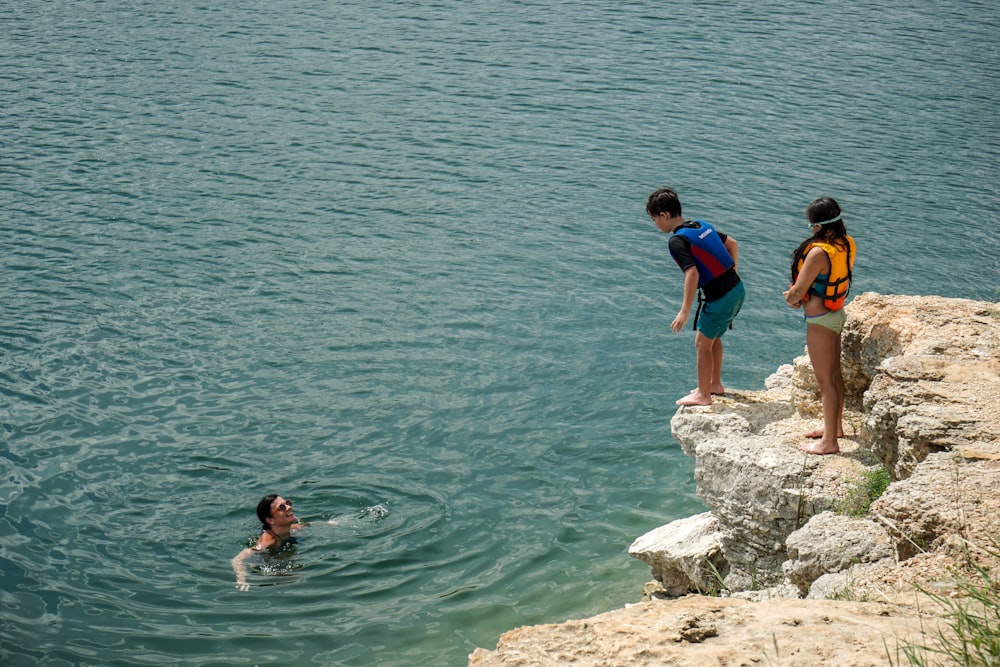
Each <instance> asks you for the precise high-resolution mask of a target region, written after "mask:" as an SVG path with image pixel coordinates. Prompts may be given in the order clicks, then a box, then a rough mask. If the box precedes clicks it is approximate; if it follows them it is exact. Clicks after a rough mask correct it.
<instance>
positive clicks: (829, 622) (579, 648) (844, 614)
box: [469, 595, 923, 667]
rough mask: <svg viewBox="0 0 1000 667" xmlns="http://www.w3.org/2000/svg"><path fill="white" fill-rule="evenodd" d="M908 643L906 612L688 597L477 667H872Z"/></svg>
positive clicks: (914, 634)
mask: <svg viewBox="0 0 1000 667" xmlns="http://www.w3.org/2000/svg"><path fill="white" fill-rule="evenodd" d="M907 639H911V640H914V641H921V640H923V637H922V636H921V635H920V625H919V623H918V622H917V621H916V620H915V619H914V618H913V614H912V610H911V609H909V608H907V607H900V606H898V605H891V604H884V603H875V602H868V603H858V602H834V601H829V600H785V599H782V600H772V601H767V602H759V603H755V602H748V601H746V600H738V599H732V598H712V597H705V596H700V595H689V596H686V597H683V598H679V599H676V600H653V601H649V602H640V603H638V604H634V605H631V606H628V607H626V608H624V609H619V610H617V611H613V612H609V613H606V614H600V615H599V616H595V617H593V618H589V619H586V620H574V621H566V622H565V623H560V624H555V625H540V626H534V627H523V628H517V629H515V630H511V631H510V632H507V633H505V634H504V635H503V636H502V637H500V641H499V642H498V643H497V648H496V650H494V651H486V650H484V649H476V651H475V652H474V653H472V655H470V656H469V667H563V666H565V665H574V666H575V667H620V666H624V665H627V666H628V667H692V666H696V665H716V666H718V667H751V666H753V665H761V666H764V665H781V666H782V667H871V666H872V665H885V664H886V649H887V648H888V649H889V650H890V651H895V650H896V647H897V645H898V643H899V642H904V641H906V640H907Z"/></svg>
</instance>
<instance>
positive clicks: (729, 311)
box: [646, 188, 746, 405]
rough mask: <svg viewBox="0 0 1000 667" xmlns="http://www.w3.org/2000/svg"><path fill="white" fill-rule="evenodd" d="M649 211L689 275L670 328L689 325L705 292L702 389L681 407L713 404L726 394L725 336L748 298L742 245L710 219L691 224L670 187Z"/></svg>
mask: <svg viewBox="0 0 1000 667" xmlns="http://www.w3.org/2000/svg"><path fill="white" fill-rule="evenodd" d="M646 213H648V214H649V217H650V218H652V219H653V222H654V223H656V226H657V228H659V230H660V231H662V232H663V233H665V234H670V235H671V236H670V244H669V248H670V255H671V256H672V257H673V258H674V261H675V262H677V265H678V266H679V267H680V268H681V271H683V272H684V298H683V302H682V303H681V309H680V312H678V313H677V317H675V318H674V321H673V322H671V324H670V330H671V331H682V330H683V329H684V326H685V325H686V324H687V321H688V315H689V313H690V312H691V305H692V304H693V303H694V296H695V292H696V291H697V290H699V289H700V290H701V297H700V298H699V303H698V312H697V313H695V327H696V328H697V330H698V333H697V334H695V339H694V344H695V356H696V359H697V368H698V387H697V389H695V390H694V391H692V392H691V393H690V394H688V395H687V396H684V397H682V398H679V399H678V400H677V405H711V404H712V395H713V394H716V395H721V394H722V393H723V392H724V391H725V389H724V388H723V386H722V334H724V333H725V332H726V329H729V328H730V326H731V325H732V322H733V319H735V318H736V315H737V314H738V313H739V312H740V308H741V307H742V306H743V298H744V296H745V295H746V291H745V288H744V287H743V281H742V280H740V277H739V275H738V274H737V273H736V266H737V263H738V262H739V247H738V245H737V243H736V240H735V239H734V238H733V237H732V236H727V235H726V234H721V233H719V232H717V231H716V230H715V228H714V227H712V225H710V224H708V223H707V222H705V221H704V220H690V221H689V220H685V219H684V218H683V217H682V216H681V201H680V199H679V198H678V197H677V193H676V192H674V191H673V190H671V189H670V188H661V189H659V190H657V191H656V192H654V193H653V194H651V195H649V199H648V200H646Z"/></svg>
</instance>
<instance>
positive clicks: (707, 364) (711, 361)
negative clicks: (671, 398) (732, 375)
mask: <svg viewBox="0 0 1000 667" xmlns="http://www.w3.org/2000/svg"><path fill="white" fill-rule="evenodd" d="M721 343H722V341H721V339H719V338H708V337H706V336H705V335H704V334H703V333H701V332H700V331H699V332H698V333H697V334H695V338H694V347H695V360H696V364H697V368H698V388H697V389H695V390H694V391H692V392H691V393H690V394H688V395H687V396H685V397H683V398H680V399H678V400H677V405H711V404H712V379H713V377H715V360H716V357H717V356H718V357H719V358H720V366H721V356H722V345H721ZM716 347H718V352H716ZM719 384H720V385H721V384H722V383H721V382H720V383H719Z"/></svg>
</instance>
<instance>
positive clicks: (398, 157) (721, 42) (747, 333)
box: [0, 0, 1000, 667]
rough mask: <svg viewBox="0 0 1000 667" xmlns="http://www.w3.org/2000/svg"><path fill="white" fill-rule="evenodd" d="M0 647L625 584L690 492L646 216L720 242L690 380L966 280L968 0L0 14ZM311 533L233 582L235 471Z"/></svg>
mask: <svg viewBox="0 0 1000 667" xmlns="http://www.w3.org/2000/svg"><path fill="white" fill-rule="evenodd" d="M0 26H2V32H0V34H2V37H0V92H2V99H3V113H2V114H0V206H2V209H0V210H2V215H0V232H2V233H0V258H2V259H0V262H2V267H3V281H2V283H0V437H2V445H0V473H2V474H0V662H2V663H3V664H4V665H11V666H14V665H35V664H39V665H54V666H60V665H384V666H390V667H395V666H399V667H404V666H405V667H409V666H420V665H432V666H435V667H436V666H439V665H453V666H460V665H464V664H465V662H466V656H467V654H468V653H469V652H471V651H472V650H473V648H475V647H476V646H485V647H492V646H494V645H495V643H496V640H497V638H498V636H499V635H500V634H501V633H502V632H504V631H506V630H509V629H511V628H513V627H516V626H519V625H524V624H536V623H544V622H555V621H560V620H564V619H567V618H573V617H583V616H587V615H591V614H595V613H598V612H602V611H606V610H609V609H611V608H614V607H616V606H619V605H621V604H623V603H625V602H629V601H634V600H635V599H637V598H638V596H639V595H640V588H641V585H642V583H643V582H644V581H645V580H646V579H648V578H649V570H648V567H647V566H645V565H643V564H642V563H639V562H638V561H635V560H633V559H630V558H629V557H628V555H627V553H626V550H627V547H628V545H629V544H630V543H631V541H632V540H633V539H635V538H636V537H637V536H639V535H641V534H642V533H644V532H646V531H647V530H650V529H652V528H654V527H656V526H659V525H661V524H664V523H667V522H669V521H671V520H673V519H676V518H680V517H683V516H686V515H689V514H692V513H695V512H698V511H701V510H702V509H703V506H702V504H701V503H700V501H699V500H698V499H697V497H696V496H695V493H694V484H693V480H692V470H693V466H692V462H691V461H690V460H689V459H687V458H686V457H685V456H683V454H682V453H681V452H680V450H679V448H678V446H677V444H676V443H675V442H674V441H673V440H672V438H671V436H670V429H669V422H670V418H671V416H672V415H673V413H674V403H673V402H674V399H676V398H677V397H678V396H679V395H680V394H682V393H684V392H686V391H687V390H688V389H690V388H691V386H693V385H692V383H693V381H694V355H693V343H692V334H691V333H690V332H685V333H683V334H671V333H670V332H669V322H670V320H671V319H672V318H673V315H674V313H675V312H676V309H677V307H678V305H679V296H680V272H679V271H677V269H676V268H675V266H674V265H673V263H672V262H671V261H670V259H669V257H668V256H667V254H666V238H665V237H664V236H663V235H662V234H660V233H659V232H658V231H656V229H655V228H654V227H653V226H652V225H651V224H650V223H649V221H648V220H647V219H646V218H645V214H644V211H643V205H644V202H645V198H646V196H647V195H648V193H649V192H650V191H651V190H652V189H654V188H655V187H657V186H660V185H672V186H674V187H676V188H677V189H678V190H679V191H680V193H681V196H682V199H683V201H684V203H685V213H687V214H688V215H690V216H698V217H704V218H706V219H708V220H710V221H712V222H714V223H716V224H717V226H718V227H720V229H721V230H722V231H725V232H728V233H731V234H732V235H734V236H735V237H736V238H737V239H738V240H739V241H740V244H741V273H742V274H743V276H744V278H745V281H746V283H747V288H748V293H749V295H748V301H747V305H746V307H745V309H744V312H743V313H742V315H741V316H740V319H739V320H738V322H737V326H736V328H735V329H734V330H733V331H732V332H731V333H730V334H727V338H726V342H727V351H726V355H727V368H726V381H727V383H728V384H729V385H730V386H734V387H741V388H758V387H761V386H762V385H763V382H764V379H765V377H766V376H767V375H768V374H770V373H771V372H772V371H773V370H774V369H775V368H776V367H777V366H778V365H780V364H782V363H787V362H789V361H790V360H791V359H792V358H794V357H795V356H797V355H798V354H801V352H802V348H803V344H804V336H803V332H802V324H801V321H800V320H799V319H798V318H797V317H796V315H795V314H794V313H792V312H790V311H788V310H787V309H785V308H784V307H783V303H782V299H781V296H780V293H781V291H782V289H783V288H784V287H785V280H786V275H785V274H786V273H787V266H786V264H787V258H788V255H789V253H790V252H791V250H792V249H793V248H794V246H795V245H796V244H797V243H798V242H799V241H801V240H802V239H803V238H804V235H805V233H806V231H807V230H806V226H805V224H804V220H803V214H802V211H803V209H804V207H805V205H806V204H807V203H808V202H809V201H810V200H812V199H813V198H815V197H817V196H821V195H830V196H833V197H835V198H836V199H838V201H840V203H841V204H842V206H843V208H844V210H845V218H846V220H847V223H848V226H849V228H850V229H851V231H852V233H853V234H854V235H855V237H856V238H857V241H858V245H859V248H860V252H859V258H858V264H857V267H856V283H855V292H856V293H859V292H861V291H868V290H871V291H878V292H883V293H893V292H905V293H913V294H941V295H945V296H961V297H971V298H978V299H993V298H994V294H995V291H996V290H997V289H998V288H1000V260H998V254H1000V243H998V241H997V239H996V235H995V234H994V228H995V227H996V226H997V223H998V222H1000V215H998V210H1000V206H998V204H1000V195H998V178H997V177H998V173H997V164H998V162H997V157H998V150H1000V122H998V118H997V112H996V109H998V108H1000V53H998V46H997V45H998V44H1000V40H998V37H1000V11H998V9H997V8H996V6H995V4H991V3H987V2H954V3H939V2H933V3H932V2H925V1H923V0H919V1H917V2H913V1H912V0H910V1H908V2H902V1H895V0H893V1H889V0H878V1H876V2H871V3H864V4H861V3H851V2H842V1H840V0H837V1H834V2H826V1H824V2H791V1H779V2H775V3H751V2H742V1H741V2H736V3H721V2H678V3H670V4H663V3H657V2H652V1H638V2H629V3H584V2H578V1H575V0H566V1H554V0H553V1H551V2H549V1H544V0H543V1H538V2H527V1H524V2H516V1H513V0H509V1H502V2H483V1H480V0H471V1H470V0H466V1H464V2H451V1H445V0H440V1H436V2H431V1H422V0H417V1H410V2H388V1H385V0H374V1H370V2H364V3H362V2H321V1H319V0H290V1H289V2H245V3H216V4H209V3H198V2H189V1H183V0H176V1H167V2H158V3H140V2H125V1H122V2H115V1H107V2H87V3H75V2H74V3H70V2H45V3H43V2H38V1H36V0H27V1H26V2H18V3H9V4H8V5H5V6H4V7H3V8H0ZM270 491H276V492H279V493H281V494H284V495H285V496H287V497H290V498H292V499H294V500H295V502H296V508H297V510H298V513H299V516H300V517H302V518H305V519H313V520H322V519H328V518H336V519H338V521H339V522H340V525H338V526H329V525H321V524H318V525H314V526H311V527H310V528H308V529H307V530H306V531H305V532H304V533H303V535H302V539H301V541H300V543H299V544H298V546H297V548H296V550H295V552H294V554H293V555H292V557H291V558H290V559H289V560H286V561H281V562H279V563H271V564H268V565H269V567H265V568H264V571H263V572H261V573H258V574H256V575H255V576H253V577H252V578H251V582H252V584H253V587H252V589H251V590H250V591H248V592H239V591H237V590H235V588H234V585H233V583H234V580H233V574H232V571H231V569H230V567H229V559H230V558H231V557H232V556H233V555H235V554H236V553H237V552H238V551H239V550H240V549H241V548H242V547H243V546H244V545H245V544H246V543H247V542H248V540H251V539H252V538H253V536H254V534H255V530H256V521H255V519H254V516H253V508H254V506H255V504H256V501H257V499H258V498H259V497H260V496H261V495H263V494H264V493H267V492H270Z"/></svg>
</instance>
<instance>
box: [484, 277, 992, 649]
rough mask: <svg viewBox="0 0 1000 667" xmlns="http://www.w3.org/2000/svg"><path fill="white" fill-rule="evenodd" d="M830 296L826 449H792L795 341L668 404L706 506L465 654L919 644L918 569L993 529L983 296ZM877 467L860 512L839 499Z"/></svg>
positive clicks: (806, 422) (969, 549) (803, 380)
mask: <svg viewBox="0 0 1000 667" xmlns="http://www.w3.org/2000/svg"><path fill="white" fill-rule="evenodd" d="M847 313H848V322H847V326H846V328H845V330H844V336H843V367H844V377H845V382H846V384H847V408H848V409H847V414H846V415H845V422H846V423H845V428H846V429H847V431H848V432H847V434H846V437H844V438H842V439H841V450H842V451H841V454H839V455H834V456H822V457H820V456H812V455H807V454H802V453H801V452H799V451H798V449H797V445H798V444H799V443H800V442H802V438H801V435H800V434H801V433H802V432H803V431H805V430H807V429H808V428H810V427H812V426H814V425H815V421H816V419H817V418H818V416H819V414H820V407H819V401H818V393H817V391H816V387H815V384H814V382H813V376H812V369H811V367H810V366H809V361H808V357H806V356H802V357H799V358H797V359H795V360H794V362H793V363H792V364H790V365H787V366H783V367H781V368H779V369H778V370H777V371H776V372H775V374H774V375H772V376H771V377H770V378H768V380H767V381H766V383H765V387H766V388H765V389H764V390H763V391H732V392H729V393H727V395H726V396H725V397H723V398H721V399H720V400H717V401H716V402H715V404H714V405H712V406H710V407H704V408H701V407H699V408H682V409H680V410H679V411H678V413H677V414H676V415H675V416H674V418H673V420H672V422H671V429H672V431H673V434H674V437H675V438H676V439H677V441H678V442H679V443H680V444H681V447H682V448H683V450H684V452H685V453H686V454H688V455H689V456H691V457H693V458H694V459H695V481H696V484H697V488H698V494H699V496H700V497H701V498H702V499H704V500H705V502H706V503H707V504H708V506H709V507H710V508H711V511H710V512H708V513H705V514H703V515H698V516H695V517H690V518H688V519H682V520H679V521H675V522H673V523H670V524H667V525H666V526H662V527H660V528H658V529H656V530H654V531H651V532H650V533H647V534H646V535H644V536H641V537H639V538H638V539H637V540H636V541H635V542H634V543H633V544H632V547H631V548H630V550H629V551H630V554H632V555H633V556H634V557H636V558H640V559H641V560H643V561H644V562H646V563H648V564H649V565H650V567H651V568H652V574H653V577H654V579H655V580H656V582H655V585H652V586H647V589H648V590H647V595H646V599H644V601H642V602H640V603H637V604H635V605H630V606H628V607H626V608H624V609H619V610H615V611H611V612H608V613H605V614H601V615H599V616H596V617H593V618H591V619H586V620H580V621H567V622H566V623H561V624H556V625H542V626H534V627H524V628H518V629H515V630H512V631H510V632H507V633H505V634H504V635H503V636H501V638H500V640H499V643H498V645H497V648H496V650H494V651H487V650H484V649H476V651H475V652H473V653H472V654H471V655H470V657H469V665H470V667H515V666H516V667H527V666H529V665H531V666H547V665H562V664H574V665H579V666H580V667H588V666H591V665H593V666H595V667H596V666H597V665H601V666H605V667H606V666H611V665H629V666H646V665H648V666H650V667H652V666H653V665H657V666H660V665H702V664H711V665H722V666H729V665H732V666H736V665H747V666H749V665H760V664H781V665H784V666H796V665H802V666H806V665H808V666H809V667H823V666H830V667H833V666H837V667H843V666H852V665H856V666H858V667H862V666H865V667H867V666H870V665H888V664H890V660H891V661H892V663H893V664H897V665H898V664H901V662H902V661H901V659H902V660H905V658H904V657H903V655H902V653H901V651H900V649H899V648H898V647H899V646H900V643H901V642H903V643H905V642H908V641H917V642H918V643H922V644H928V643H933V637H932V636H929V634H927V633H930V634H933V632H934V631H936V628H937V627H938V620H939V619H936V618H935V617H934V614H935V613H936V608H935V605H934V604H933V603H930V602H928V601H927V600H926V599H924V600H920V599H919V598H920V597H921V594H920V593H919V592H918V588H917V586H919V587H922V588H924V589H925V590H926V589H933V590H936V591H946V590H948V588H949V587H950V586H952V585H953V582H954V580H955V577H956V576H961V573H962V571H963V568H964V567H967V566H968V564H969V562H970V559H971V560H975V561H977V562H979V563H981V564H986V565H991V564H992V565H1000V564H998V563H990V562H989V560H990V557H989V554H987V553H986V552H985V551H983V550H982V547H990V546H996V540H997V536H1000V513H998V512H997V510H996V508H997V507H1000V428H998V421H1000V306H998V305H997V304H992V303H986V302H978V301H969V300H964V299H945V298H940V297H908V296H883V295H879V294H874V293H865V294H862V295H861V296H859V297H857V298H856V299H855V300H854V301H853V302H852V303H851V304H850V305H849V306H848V307H847ZM879 477H881V478H883V479H885V480H886V481H889V482H891V483H890V484H889V486H888V488H887V489H886V490H885V492H884V493H883V494H882V495H881V497H880V498H878V500H876V501H875V502H874V503H873V504H872V505H871V509H870V511H869V512H868V513H867V514H864V515H863V516H859V517H858V516H847V515H845V514H844V513H843V510H845V508H850V507H851V506H852V504H856V503H857V502H858V501H857V496H858V494H859V493H860V492H861V491H862V490H864V488H865V486H866V482H868V481H870V480H877V479H879ZM915 585H916V586H915ZM703 593H710V594H712V595H702V594H703ZM678 596H680V597H678ZM803 597H804V598H807V599H800V598H803ZM830 598H835V599H830ZM893 651H896V653H894V654H893V653H892V652H893ZM887 652H888V653H887Z"/></svg>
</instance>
